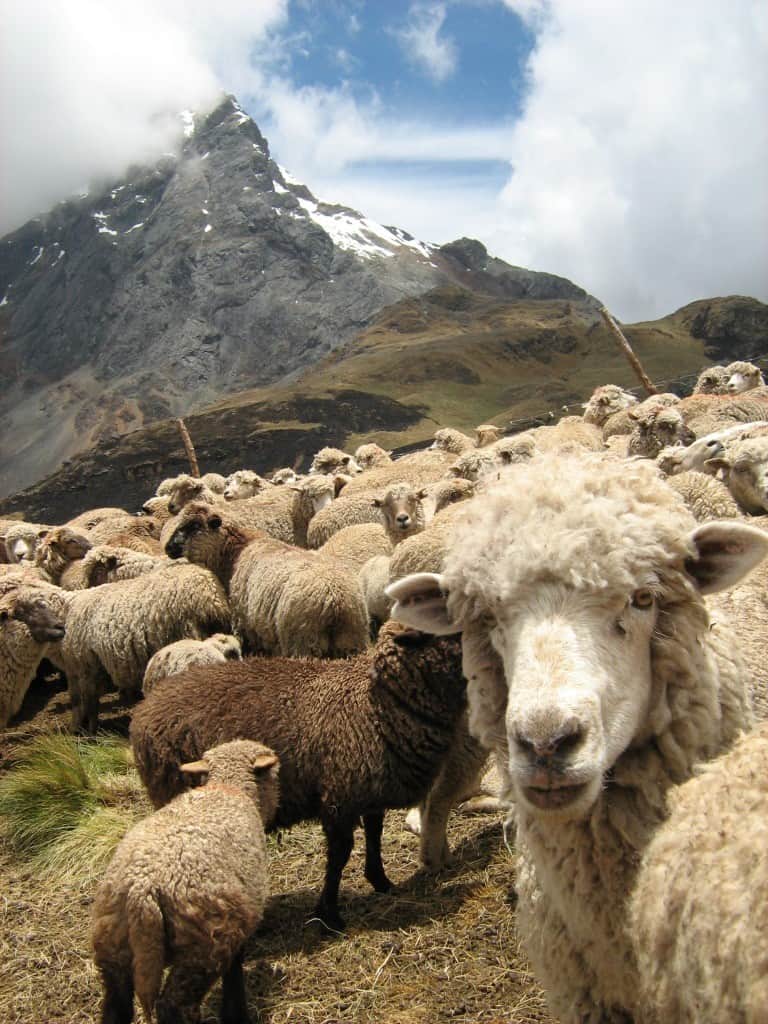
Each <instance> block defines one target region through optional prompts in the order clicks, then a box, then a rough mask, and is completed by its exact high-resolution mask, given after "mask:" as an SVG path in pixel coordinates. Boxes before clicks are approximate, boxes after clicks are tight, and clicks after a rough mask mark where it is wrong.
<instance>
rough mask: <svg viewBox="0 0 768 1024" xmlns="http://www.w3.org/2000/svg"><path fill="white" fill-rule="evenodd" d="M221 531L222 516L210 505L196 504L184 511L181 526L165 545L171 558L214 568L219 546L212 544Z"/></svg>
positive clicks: (179, 525) (166, 551) (188, 506)
mask: <svg viewBox="0 0 768 1024" xmlns="http://www.w3.org/2000/svg"><path fill="white" fill-rule="evenodd" d="M220 530H221V516H220V515H219V514H218V513H217V512H215V511H214V510H213V509H212V508H211V507H210V506H208V505H199V504H197V503H196V502H195V503H192V504H190V505H187V507H186V508H185V509H184V511H183V513H182V515H181V518H180V521H179V524H178V526H177V527H176V529H175V530H174V531H173V533H172V534H171V537H170V539H169V540H168V541H167V543H166V545H165V553H166V555H168V556H169V558H181V557H182V556H184V557H186V558H188V559H189V561H190V562H195V563H197V564H198V565H204V566H207V568H209V569H210V568H213V567H214V565H215V562H216V559H217V557H218V545H217V544H212V543H211V538H212V537H216V536H217V535H218V534H219V532H220Z"/></svg>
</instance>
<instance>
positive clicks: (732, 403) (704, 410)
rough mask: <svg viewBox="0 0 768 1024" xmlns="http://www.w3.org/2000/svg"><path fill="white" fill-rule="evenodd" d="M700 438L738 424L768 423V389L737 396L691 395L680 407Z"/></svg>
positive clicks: (753, 390) (760, 388)
mask: <svg viewBox="0 0 768 1024" xmlns="http://www.w3.org/2000/svg"><path fill="white" fill-rule="evenodd" d="M678 408H679V409H680V412H681V413H682V414H683V416H684V417H685V422H686V423H687V424H688V426H689V427H690V428H691V430H692V431H693V432H694V434H695V435H696V436H697V437H703V436H704V435H705V434H711V433H713V432H714V431H716V430H723V429H725V428H726V427H731V426H733V425H734V424H737V423H753V422H755V421H756V420H768V387H758V388H753V389H752V390H751V391H747V392H745V393H744V394H740V395H739V394H737V395H730V394H728V395H689V397H688V398H683V399H682V400H681V402H680V404H679V406H678Z"/></svg>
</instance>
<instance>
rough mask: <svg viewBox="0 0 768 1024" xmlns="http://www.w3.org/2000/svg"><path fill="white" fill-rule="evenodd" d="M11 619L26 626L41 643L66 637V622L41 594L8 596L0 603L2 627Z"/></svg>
mask: <svg viewBox="0 0 768 1024" xmlns="http://www.w3.org/2000/svg"><path fill="white" fill-rule="evenodd" d="M10 621H14V622H20V623H22V624H23V625H24V626H26V627H27V629H28V630H29V632H30V633H31V634H32V639H33V640H34V641H35V642H36V643H39V644H45V643H55V642H56V641H58V640H61V639H62V638H63V637H64V623H63V622H62V621H61V619H60V618H59V617H58V615H56V613H55V612H54V611H53V610H52V609H51V608H49V607H48V605H47V604H46V603H45V599H44V598H43V597H42V596H39V595H34V594H29V595H28V594H23V593H22V594H12V595H10V596H9V597H7V598H6V599H5V600H4V601H3V602H2V604H0V627H3V626H4V625H5V623H7V622H10Z"/></svg>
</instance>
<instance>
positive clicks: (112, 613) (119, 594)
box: [19, 563, 230, 733]
mask: <svg viewBox="0 0 768 1024" xmlns="http://www.w3.org/2000/svg"><path fill="white" fill-rule="evenodd" d="M29 592H31V593H33V594H34V595H39V599H40V600H41V601H43V602H44V603H45V605H46V607H47V608H48V609H49V610H50V611H51V613H52V614H54V615H56V616H58V617H59V619H60V620H61V621H62V623H63V624H64V627H65V630H66V633H65V635H64V638H63V639H62V640H61V641H60V642H59V643H55V644H51V645H50V646H49V648H48V650H47V654H46V656H47V657H48V658H49V660H50V661H51V662H52V663H53V664H54V665H55V666H56V667H57V668H59V669H61V670H62V671H63V672H64V674H65V675H66V677H67V687H68V689H69V695H70V700H71V704H72V724H73V727H74V728H75V729H77V730H85V731H86V732H91V733H92V732H95V730H96V727H97V725H98V717H99V696H100V695H101V692H102V689H103V687H104V684H105V683H106V682H107V681H108V680H109V679H111V680H112V682H113V683H114V685H115V686H116V687H117V688H118V689H119V690H120V691H121V692H123V693H124V694H126V695H127V696H128V697H137V696H139V694H140V693H141V684H142V680H143V678H144V670H145V669H146V667H147V662H148V661H149V659H150V658H151V657H152V655H153V654H154V653H155V652H156V651H158V650H160V648H161V647H165V646H166V645H167V644H170V643H173V642H174V641H175V640H182V639H184V638H185V637H196V638H198V639H199V638H203V637H206V636H208V635H210V634H211V633H216V632H224V631H227V630H229V628H230V613H229V604H228V602H227V598H226V594H225V593H224V590H223V588H222V586H221V584H220V583H219V582H218V580H216V579H215V577H214V576H213V575H212V574H211V573H209V572H208V571H207V570H206V569H202V568H201V567H199V566H196V565H185V564H182V565H174V564H173V563H169V564H168V565H167V566H166V567H164V568H162V569H158V570H157V571H156V572H154V573H152V574H151V575H149V576H145V577H140V578H138V579H135V580H126V581H123V582H121V583H107V584H104V585H103V586H99V587H94V588H92V589H90V590H75V591H71V590H62V589H61V588H60V587H55V586H52V585H46V584H40V585H38V586H36V587H34V589H33V590H32V588H30V591H28V590H27V589H26V588H22V589H20V591H19V593H20V594H22V595H24V596H26V595H27V593H29ZM40 657H41V658H42V654H41V655H40Z"/></svg>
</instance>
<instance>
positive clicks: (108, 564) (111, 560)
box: [104, 555, 117, 572]
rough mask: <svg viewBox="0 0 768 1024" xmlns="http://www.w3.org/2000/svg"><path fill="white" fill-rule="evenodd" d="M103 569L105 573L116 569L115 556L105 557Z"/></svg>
mask: <svg viewBox="0 0 768 1024" xmlns="http://www.w3.org/2000/svg"><path fill="white" fill-rule="evenodd" d="M104 568H105V569H106V570H107V572H112V570H113V569H116V568H117V555H107V557H106V559H105V560H104Z"/></svg>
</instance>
